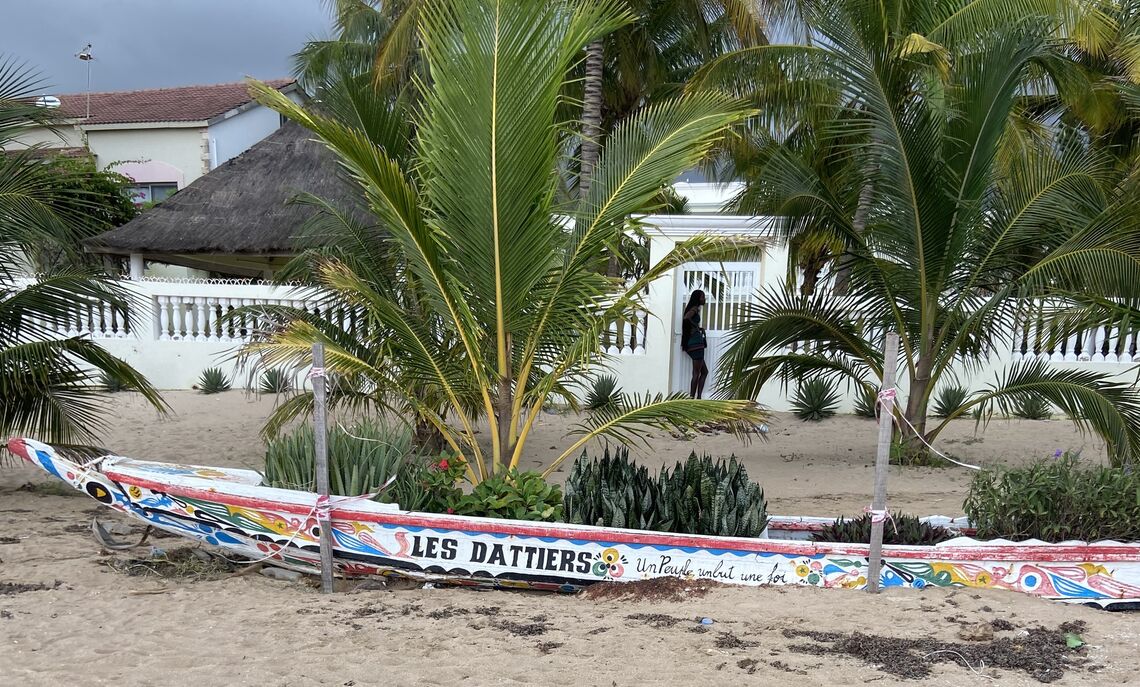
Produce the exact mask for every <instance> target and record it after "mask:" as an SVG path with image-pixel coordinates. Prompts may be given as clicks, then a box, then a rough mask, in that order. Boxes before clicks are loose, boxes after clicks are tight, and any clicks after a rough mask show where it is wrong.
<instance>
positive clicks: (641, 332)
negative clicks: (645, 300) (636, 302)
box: [633, 310, 649, 355]
mask: <svg viewBox="0 0 1140 687" xmlns="http://www.w3.org/2000/svg"><path fill="white" fill-rule="evenodd" d="M648 325H649V317H648V315H647V314H646V313H645V311H643V310H638V311H637V322H636V323H635V324H634V327H635V332H636V336H637V341H636V342H635V343H636V344H637V346H636V347H635V348H634V349H633V353H634V355H644V353H645V334H646V332H647V331H648V329H649V327H648Z"/></svg>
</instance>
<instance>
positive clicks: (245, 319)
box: [241, 298, 257, 342]
mask: <svg viewBox="0 0 1140 687" xmlns="http://www.w3.org/2000/svg"><path fill="white" fill-rule="evenodd" d="M241 304H242V307H245V308H248V307H251V306H253V305H256V304H257V302H256V301H254V300H252V299H250V298H243V299H241ZM241 324H242V331H241V340H242V341H245V342H248V341H249V340H250V339H252V338H253V336H254V333H255V332H254V330H255V328H256V327H257V317H256V316H255V315H250V314H249V313H246V314H245V315H243V316H242V318H241Z"/></svg>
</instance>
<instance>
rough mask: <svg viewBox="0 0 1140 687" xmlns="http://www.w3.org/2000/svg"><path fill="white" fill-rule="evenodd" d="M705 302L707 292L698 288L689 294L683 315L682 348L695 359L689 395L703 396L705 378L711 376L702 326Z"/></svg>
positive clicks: (694, 396)
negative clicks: (702, 308) (702, 311)
mask: <svg viewBox="0 0 1140 687" xmlns="http://www.w3.org/2000/svg"><path fill="white" fill-rule="evenodd" d="M704 304H705V292H704V291H702V290H700V289H697V290H696V291H694V292H693V293H692V295H690V296H689V303H688V305H686V306H685V312H684V313H683V314H682V315H681V350H682V351H684V352H685V353H687V354H688V356H689V357H690V358H692V359H693V378H692V380H691V381H690V382H689V395H690V396H692V397H693V398H701V397H702V396H703V395H704V393H705V380H706V379H708V376H709V366H708V365H706V364H705V348H707V347H708V341H707V340H706V339H705V330H704V328H703V327H701V306H703V305H704Z"/></svg>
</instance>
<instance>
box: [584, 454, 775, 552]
mask: <svg viewBox="0 0 1140 687" xmlns="http://www.w3.org/2000/svg"><path fill="white" fill-rule="evenodd" d="M564 502H565V504H566V519H567V520H568V521H569V522H574V523H583V524H589V525H601V526H605V527H631V528H635V529H645V530H655V531H659V532H683V533H687V534H710V535H721V536H737V537H756V536H759V535H760V533H761V532H763V531H764V527H765V526H766V525H767V524H768V513H767V503H766V501H765V500H764V490H763V489H762V488H761V487H760V486H759V485H758V484H756V483H755V482H752V481H750V480H749V479H748V473H747V471H746V470H745V469H744V465H743V464H741V463H739V462H738V461H737V460H736V457H735V456H733V457H731V458H729V460H728V461H727V462H726V461H724V460H723V459H722V460H718V461H716V462H714V461H713V459H712V457H710V456H703V457H697V455H696V454H695V453H693V454H691V455H690V456H689V459H688V460H687V461H686V462H685V463H677V465H676V467H675V468H674V469H673V471H672V472H670V471H669V470H668V469H667V468H662V470H661V472H660V474H659V475H658V476H657V477H656V478H654V477H651V476H650V474H649V471H648V470H647V469H646V468H645V467H643V466H638V465H634V464H633V463H632V462H631V461H630V460H629V451H628V450H627V449H624V448H622V449H619V450H618V451H616V452H615V453H614V454H613V455H612V456H611V455H610V452H609V449H607V450H606V452H605V454H604V455H603V456H602V458H600V459H589V458H587V457H586V455H585V454H583V455H582V456H581V457H580V458H579V459H578V460H577V461H576V462H575V463H574V467H573V469H572V470H571V472H570V475H569V477H568V478H567V480H566V496H565V499H564Z"/></svg>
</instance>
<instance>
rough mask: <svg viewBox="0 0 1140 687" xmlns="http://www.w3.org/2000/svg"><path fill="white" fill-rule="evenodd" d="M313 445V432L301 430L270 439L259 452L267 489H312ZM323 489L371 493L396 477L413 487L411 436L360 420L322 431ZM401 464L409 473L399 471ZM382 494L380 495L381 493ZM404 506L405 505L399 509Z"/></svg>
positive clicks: (404, 430) (414, 464)
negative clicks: (326, 481)
mask: <svg viewBox="0 0 1140 687" xmlns="http://www.w3.org/2000/svg"><path fill="white" fill-rule="evenodd" d="M315 446H316V444H315V441H314V437H313V428H312V426H310V425H301V426H300V427H298V428H296V429H295V430H293V432H291V433H289V434H286V435H283V436H280V437H276V438H274V439H271V440H270V441H268V442H267V444H266V447H265V483H266V484H268V485H269V486H273V487H282V488H286V489H300V490H302V491H312V490H314V489H315V488H316V486H315V481H314V480H315V479H316V467H315V466H316V454H315V451H316V448H315ZM328 460H329V490H330V491H331V492H332V493H333V494H338V495H341V496H358V495H360V494H367V493H371V492H373V491H376V490H377V489H378V488H379V487H381V486H384V485H385V484H386V483H387V482H388V480H389V479H390V478H391V477H392V476H393V475H397V474H399V475H400V477H399V478H398V479H403V480H404V481H406V482H408V483H409V484H414V482H415V480H416V478H417V477H418V475H417V474H416V470H415V468H417V467H418V466H419V461H418V460H417V457H416V452H415V449H414V447H413V446H412V440H411V432H410V431H409V430H408V429H407V428H406V427H400V426H394V425H389V424H387V423H384V422H382V421H378V420H371V419H365V420H360V421H358V422H356V423H353V424H352V425H350V426H348V427H343V426H341V425H339V424H338V425H335V426H333V427H332V428H330V429H329V432H328ZM406 463H407V465H408V467H409V468H411V469H408V470H402V468H403V467H404V466H405V464H406ZM385 493H386V492H385ZM405 507H407V506H405Z"/></svg>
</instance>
